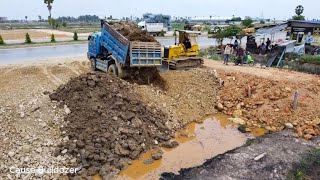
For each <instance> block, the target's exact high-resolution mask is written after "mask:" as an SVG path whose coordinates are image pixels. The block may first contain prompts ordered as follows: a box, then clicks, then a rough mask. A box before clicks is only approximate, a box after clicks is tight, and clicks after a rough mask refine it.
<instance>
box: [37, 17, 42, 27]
mask: <svg viewBox="0 0 320 180" xmlns="http://www.w3.org/2000/svg"><path fill="white" fill-rule="evenodd" d="M38 18H39V23H40V25H41V20H42V17H41V16H40V15H39V16H38Z"/></svg>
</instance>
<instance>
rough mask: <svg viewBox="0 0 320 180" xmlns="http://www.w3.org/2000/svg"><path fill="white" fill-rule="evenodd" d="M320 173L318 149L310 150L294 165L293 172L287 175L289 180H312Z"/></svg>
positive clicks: (319, 150) (319, 153)
mask: <svg viewBox="0 0 320 180" xmlns="http://www.w3.org/2000/svg"><path fill="white" fill-rule="evenodd" d="M318 173H320V149H316V148H314V149H311V150H310V151H308V153H307V154H305V155H304V156H303V157H302V159H301V160H300V162H299V164H297V165H294V168H293V170H292V171H291V172H290V173H289V174H288V179H290V180H304V179H313V178H315V177H317V176H318V175H319V174H318Z"/></svg>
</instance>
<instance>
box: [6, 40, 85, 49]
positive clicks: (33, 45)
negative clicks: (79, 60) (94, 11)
mask: <svg viewBox="0 0 320 180" xmlns="http://www.w3.org/2000/svg"><path fill="white" fill-rule="evenodd" d="M85 42H87V40H78V41H73V40H71V41H63V42H39V43H35V42H32V43H20V44H3V45H0V49H9V48H21V47H39V46H55V45H66V44H79V43H85Z"/></svg>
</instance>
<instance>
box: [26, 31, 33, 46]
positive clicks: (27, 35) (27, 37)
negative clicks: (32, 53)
mask: <svg viewBox="0 0 320 180" xmlns="http://www.w3.org/2000/svg"><path fill="white" fill-rule="evenodd" d="M31 42H32V41H31V38H30V35H29V33H27V34H26V41H25V43H28V44H30V43H31Z"/></svg>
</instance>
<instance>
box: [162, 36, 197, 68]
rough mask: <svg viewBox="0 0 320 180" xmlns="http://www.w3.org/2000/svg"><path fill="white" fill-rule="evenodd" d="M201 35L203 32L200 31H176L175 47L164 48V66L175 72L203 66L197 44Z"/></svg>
mask: <svg viewBox="0 0 320 180" xmlns="http://www.w3.org/2000/svg"><path fill="white" fill-rule="evenodd" d="M177 33H178V34H177ZM199 34H201V32H198V31H189V30H179V31H175V45H173V46H169V47H165V48H164V53H163V65H164V66H167V67H168V68H169V69H174V70H178V69H190V68H194V67H199V66H200V65H202V64H203V59H202V58H201V57H199V45H198V42H197V41H198V35H199ZM177 38H178V39H177Z"/></svg>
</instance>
